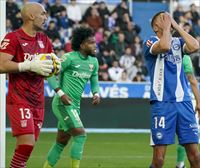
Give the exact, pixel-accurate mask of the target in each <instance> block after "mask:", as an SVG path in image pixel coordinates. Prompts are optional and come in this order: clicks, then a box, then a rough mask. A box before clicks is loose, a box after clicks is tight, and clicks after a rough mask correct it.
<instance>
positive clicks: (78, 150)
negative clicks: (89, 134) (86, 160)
mask: <svg viewBox="0 0 200 168" xmlns="http://www.w3.org/2000/svg"><path fill="white" fill-rule="evenodd" d="M85 141H86V135H78V136H75V137H73V142H72V147H71V158H72V159H76V160H81V158H82V155H83V148H84V144H85Z"/></svg>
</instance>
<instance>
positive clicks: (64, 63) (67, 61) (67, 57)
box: [61, 53, 71, 71]
mask: <svg viewBox="0 0 200 168" xmlns="http://www.w3.org/2000/svg"><path fill="white" fill-rule="evenodd" d="M61 61H62V62H61V66H62V70H63V71H64V70H65V69H66V68H68V67H69V65H70V63H71V58H70V53H66V54H64V55H63V56H62V57H61Z"/></svg>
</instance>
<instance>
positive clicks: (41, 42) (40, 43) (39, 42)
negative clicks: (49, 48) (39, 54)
mask: <svg viewBox="0 0 200 168" xmlns="http://www.w3.org/2000/svg"><path fill="white" fill-rule="evenodd" d="M38 45H39V46H40V48H44V43H43V41H41V40H38Z"/></svg>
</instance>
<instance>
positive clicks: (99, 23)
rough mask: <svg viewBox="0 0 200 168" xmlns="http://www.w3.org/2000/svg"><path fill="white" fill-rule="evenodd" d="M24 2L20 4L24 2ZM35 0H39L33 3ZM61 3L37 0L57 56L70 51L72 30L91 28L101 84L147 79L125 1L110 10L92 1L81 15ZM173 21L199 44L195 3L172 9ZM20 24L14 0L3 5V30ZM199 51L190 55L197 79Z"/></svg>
mask: <svg viewBox="0 0 200 168" xmlns="http://www.w3.org/2000/svg"><path fill="white" fill-rule="evenodd" d="M27 1H28V0H24V1H23V2H22V3H26V2H27ZM35 1H38V0H35ZM69 1H70V2H69V3H68V4H62V3H61V0H55V3H53V4H51V3H49V1H48V0H39V1H38V2H39V3H41V4H43V5H44V7H45V9H46V11H47V15H48V20H47V22H46V25H45V33H46V34H47V35H48V36H49V38H50V39H51V40H52V44H53V47H54V50H55V53H56V54H57V55H58V56H61V55H63V54H64V53H66V52H70V51H72V49H71V35H72V31H73V29H74V28H75V27H77V26H80V25H84V26H90V27H92V28H93V29H94V31H95V38H96V44H97V55H96V57H97V59H98V61H99V79H100V81H115V82H132V81H135V82H142V81H147V80H149V77H148V74H147V70H146V67H145V64H144V60H143V53H142V39H141V37H140V36H139V33H140V32H141V31H142V30H141V27H140V26H139V25H137V24H135V22H134V21H133V20H132V17H131V15H130V12H129V8H128V5H127V0H121V2H120V3H119V4H117V5H116V6H114V7H113V8H112V9H110V8H108V6H107V4H106V3H105V2H104V1H100V2H94V3H93V4H91V5H90V6H88V8H87V9H86V10H85V11H84V12H82V11H83V10H81V6H80V4H78V3H77V2H76V0H69ZM173 17H174V18H175V20H176V21H177V22H178V23H179V24H180V25H181V26H182V27H183V28H184V29H185V30H186V31H187V32H189V33H190V34H191V35H193V36H195V37H196V38H197V39H198V40H199V42H200V13H199V12H198V10H197V7H196V6H195V4H192V5H190V7H189V10H187V11H185V10H184V8H183V7H182V6H181V5H178V6H177V8H176V9H175V10H174V13H173ZM21 25H22V19H21V15H20V8H19V6H18V4H17V3H16V2H14V0H7V2H6V31H7V32H10V31H12V30H15V29H17V28H19V27H20V26H21ZM199 56H200V51H199V52H197V53H195V54H193V56H192V60H193V62H194V67H195V75H197V76H200V59H199Z"/></svg>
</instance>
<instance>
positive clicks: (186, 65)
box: [183, 55, 194, 74]
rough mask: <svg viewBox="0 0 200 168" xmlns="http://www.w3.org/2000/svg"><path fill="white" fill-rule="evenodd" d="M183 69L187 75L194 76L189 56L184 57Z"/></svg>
mask: <svg viewBox="0 0 200 168" xmlns="http://www.w3.org/2000/svg"><path fill="white" fill-rule="evenodd" d="M183 68H184V72H185V73H186V74H188V73H190V74H193V73H194V71H193V66H192V61H191V58H190V56H189V55H184V57H183Z"/></svg>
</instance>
